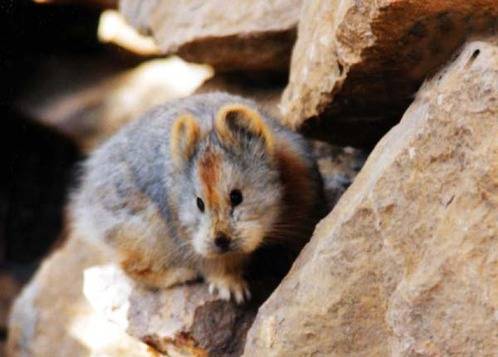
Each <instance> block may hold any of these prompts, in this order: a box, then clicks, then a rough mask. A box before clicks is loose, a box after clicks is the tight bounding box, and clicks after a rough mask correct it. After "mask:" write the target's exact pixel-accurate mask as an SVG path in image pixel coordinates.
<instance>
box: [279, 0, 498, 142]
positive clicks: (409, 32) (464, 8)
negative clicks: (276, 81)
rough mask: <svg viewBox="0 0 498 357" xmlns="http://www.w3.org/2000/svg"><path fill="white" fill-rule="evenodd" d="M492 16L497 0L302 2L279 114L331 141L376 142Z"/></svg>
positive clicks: (487, 27)
mask: <svg viewBox="0 0 498 357" xmlns="http://www.w3.org/2000/svg"><path fill="white" fill-rule="evenodd" d="M497 24H498V6H497V3H496V1H495V0H477V1H467V0H458V1H454V0H435V1H411V0H402V1H399V0H381V1H353V0H341V1H329V0H318V1H308V2H305V3H304V5H303V11H302V15H301V20H300V22H299V30H298V40H297V42H296V46H295V47H294V50H293V54H292V63H291V73H290V81H289V85H288V87H287V88H286V90H285V93H284V95H283V98H282V103H281V109H282V114H283V117H284V119H285V121H286V123H287V124H288V125H290V126H292V127H294V128H300V129H301V130H303V131H305V132H307V133H308V134H309V135H312V136H315V137H318V138H321V139H325V140H328V141H331V142H335V143H343V144H344V143H346V144H354V145H369V144H374V143H376V142H377V140H378V139H379V138H380V137H381V136H382V135H383V133H385V132H386V131H387V130H388V129H389V127H390V126H392V125H394V124H395V123H396V122H398V121H399V118H400V117H401V115H402V113H403V112H404V111H405V109H406V108H407V107H408V105H409V104H410V103H411V101H412V99H413V95H414V93H415V92H416V90H417V89H418V87H419V86H420V84H421V82H422V81H423V80H424V79H425V78H426V76H428V75H429V76H430V75H432V74H433V73H434V71H435V70H436V69H437V68H438V67H439V66H440V65H442V64H443V63H444V62H446V61H447V60H448V59H449V58H450V57H451V55H452V53H454V51H455V50H456V49H457V48H458V47H459V46H460V45H461V44H462V43H463V41H464V39H465V38H466V37H467V36H469V34H471V33H475V32H480V31H492V30H493V29H494V30H496V28H497Z"/></svg>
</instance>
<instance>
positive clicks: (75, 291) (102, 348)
mask: <svg viewBox="0 0 498 357" xmlns="http://www.w3.org/2000/svg"><path fill="white" fill-rule="evenodd" d="M104 261H105V257H104V256H103V255H102V253H101V252H100V250H97V249H95V248H94V247H92V246H89V245H88V244H86V243H84V242H82V241H80V240H79V239H70V240H69V241H68V242H67V244H66V245H65V246H64V247H63V248H62V249H61V250H59V251H57V252H56V253H55V254H53V255H52V256H50V257H49V258H48V259H47V260H46V261H45V262H44V263H43V264H42V266H41V268H40V270H39V271H38V272H37V274H36V275H35V277H34V278H33V280H32V281H31V282H30V283H29V284H28V285H27V286H26V287H25V288H24V290H23V291H22V293H21V295H20V296H19V298H18V299H17V300H16V302H15V304H14V306H13V309H12V313H11V316H10V322H9V334H8V342H7V352H8V355H9V356H12V357H14V356H23V357H28V356H47V357H48V356H50V357H52V356H75V357H78V356H89V355H92V356H138V357H141V356H150V357H153V356H157V352H155V351H153V350H152V349H151V348H150V347H148V346H147V345H145V344H143V343H141V342H139V341H137V340H135V339H132V338H130V337H129V336H128V335H126V334H125V333H124V332H122V331H121V330H120V329H119V328H117V327H116V326H114V325H113V324H112V323H109V322H108V321H107V320H106V319H104V318H103V317H101V316H99V315H97V314H96V313H95V312H94V311H93V309H92V308H91V306H90V305H89V304H88V303H87V302H86V299H85V297H84V296H83V294H82V291H81V290H82V284H83V270H84V269H86V268H88V267H91V266H93V265H98V264H102V263H103V262H104Z"/></svg>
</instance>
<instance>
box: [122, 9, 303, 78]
mask: <svg viewBox="0 0 498 357" xmlns="http://www.w3.org/2000/svg"><path fill="white" fill-rule="evenodd" d="M301 2H302V0H271V1H268V0H241V1H236V2H229V3H227V2H226V1H225V0H209V1H205V0H188V1H172V0H163V1H158V0H121V1H120V4H119V7H120V11H121V12H122V13H123V15H124V16H125V17H126V18H127V20H128V21H129V22H130V23H131V24H132V25H133V26H134V27H136V28H137V29H138V30H140V31H141V32H143V33H148V34H151V35H152V36H153V37H154V38H155V40H156V42H157V44H158V45H159V47H160V48H161V50H162V51H163V53H165V54H169V53H178V54H179V55H180V56H182V57H183V58H185V59H186V60H187V61H191V62H197V63H208V64H210V65H213V66H214V67H215V68H216V69H217V70H223V71H226V70H234V69H242V70H279V71H287V70H288V67H289V59H290V53H291V49H292V46H293V44H294V41H295V33H296V27H297V22H298V18H299V11H300V7H301Z"/></svg>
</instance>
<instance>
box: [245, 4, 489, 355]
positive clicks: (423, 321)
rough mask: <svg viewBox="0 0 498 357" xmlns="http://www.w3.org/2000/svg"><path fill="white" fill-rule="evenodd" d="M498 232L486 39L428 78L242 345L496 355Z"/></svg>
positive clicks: (249, 349) (275, 350)
mask: <svg viewBox="0 0 498 357" xmlns="http://www.w3.org/2000/svg"><path fill="white" fill-rule="evenodd" d="M400 3H404V2H400ZM436 3H438V2H436ZM457 3H458V2H457ZM431 4H432V2H431ZM469 6H471V5H469ZM455 7H458V4H455ZM399 16H400V17H401V18H403V13H399ZM497 239H498V38H496V37H495V38H488V39H484V40H481V41H474V42H470V43H468V44H467V45H466V46H465V47H464V49H463V51H462V52H461V54H460V55H459V56H458V58H457V59H456V60H455V61H454V62H453V63H452V64H451V65H448V66H447V67H446V68H444V69H443V70H442V71H440V72H439V73H438V74H437V75H435V76H434V77H433V78H432V79H431V80H429V81H428V82H427V83H425V85H424V86H423V88H422V89H421V90H420V91H419V93H418V94H417V97H416V99H415V102H414V103H413V104H412V105H411V106H410V108H409V109H408V111H407V112H406V114H405V115H404V117H403V119H402V120H401V122H400V123H399V124H398V125H397V126H396V127H394V128H393V129H392V130H391V131H390V132H389V133H388V134H387V135H386V136H385V137H384V138H383V139H382V140H381V141H380V142H379V144H378V145H377V147H376V148H375V149H374V151H373V153H372V154H371V155H370V157H369V159H368V160H367V163H366V164H365V166H364V167H363V169H362V171H361V172H360V173H359V174H358V176H357V177H356V180H355V181H354V183H353V184H352V186H351V187H350V188H349V190H348V191H347V192H346V193H345V194H344V195H343V196H342V198H341V199H340V201H339V203H338V204H337V206H336V207H335V209H334V210H333V211H332V213H331V214H330V215H329V216H328V217H326V218H325V219H324V220H323V221H322V222H321V223H320V224H319V225H318V227H317V229H316V231H315V234H314V236H313V238H312V240H311V242H310V243H309V244H308V245H307V246H306V247H305V248H304V250H303V252H302V253H301V255H300V256H299V257H298V259H297V261H296V262H295V264H294V266H293V268H292V269H291V272H290V273H289V274H288V275H287V277H286V278H285V279H284V281H283V282H282V283H281V285H280V286H279V287H278V288H277V290H276V291H275V292H274V293H273V294H272V296H271V297H270V298H269V299H268V300H267V301H266V302H265V304H264V305H263V306H262V307H261V308H260V310H259V312H258V315H257V317H256V320H255V322H254V324H253V326H252V327H251V329H250V331H249V335H248V341H247V344H246V347H245V352H244V355H245V356H311V355H313V356H315V355H316V356H329V355H336V356H340V355H342V356H346V355H355V356H386V355H393V356H401V355H402V356H419V355H424V356H449V355H462V356H475V355H481V356H491V355H496V352H497V351H498V336H497V331H498V318H497V311H498V250H497V242H498V241H497Z"/></svg>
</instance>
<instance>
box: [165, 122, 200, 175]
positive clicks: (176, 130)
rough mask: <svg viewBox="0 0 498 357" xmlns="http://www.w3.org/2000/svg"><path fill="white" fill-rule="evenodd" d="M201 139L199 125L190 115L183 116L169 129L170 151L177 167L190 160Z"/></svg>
mask: <svg viewBox="0 0 498 357" xmlns="http://www.w3.org/2000/svg"><path fill="white" fill-rule="evenodd" d="M200 138H201V129H200V127H199V123H197V121H196V120H195V119H194V118H193V117H192V116H191V115H190V114H183V115H181V116H179V117H178V119H176V121H175V122H174V123H173V126H172V128H171V136H170V150H171V156H172V158H173V161H174V162H175V164H176V165H178V166H183V164H184V163H185V162H187V161H188V160H189V159H191V158H192V155H193V154H194V152H195V148H196V147H197V144H198V143H199V140H200Z"/></svg>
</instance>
